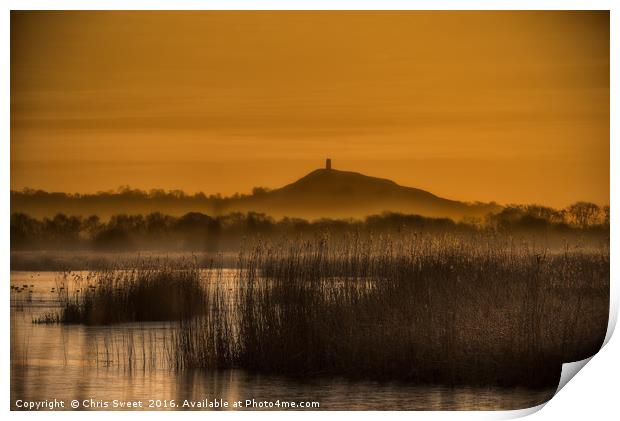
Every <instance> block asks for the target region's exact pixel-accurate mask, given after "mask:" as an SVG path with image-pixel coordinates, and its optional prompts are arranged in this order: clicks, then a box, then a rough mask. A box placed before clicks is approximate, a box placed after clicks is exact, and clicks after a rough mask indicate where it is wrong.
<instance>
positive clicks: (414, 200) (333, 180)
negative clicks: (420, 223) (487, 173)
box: [11, 168, 501, 220]
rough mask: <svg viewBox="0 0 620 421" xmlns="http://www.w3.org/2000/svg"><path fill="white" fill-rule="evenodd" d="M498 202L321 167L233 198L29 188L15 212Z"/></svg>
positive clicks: (297, 210) (474, 207)
mask: <svg viewBox="0 0 620 421" xmlns="http://www.w3.org/2000/svg"><path fill="white" fill-rule="evenodd" d="M500 210H501V207H500V206H498V205H497V204H494V203H487V204H484V203H474V204H470V203H464V202H459V201H455V200H449V199H444V198H441V197H438V196H436V195H434V194H432V193H430V192H427V191H424V190H421V189H417V188H413V187H405V186H401V185H399V184H397V183H395V182H394V181H392V180H388V179H385V178H377V177H371V176H367V175H364V174H360V173H357V172H352V171H340V170H335V169H328V168H324V169H317V170H314V171H312V172H310V173H309V174H307V175H306V176H304V177H302V178H300V179H299V180H297V181H295V182H293V183H291V184H287V185H285V186H284V187H281V188H277V189H273V190H268V189H264V188H255V189H254V191H253V193H252V194H249V195H240V194H235V195H233V196H229V197H222V196H220V195H210V196H206V195H205V194H203V193H196V194H193V195H188V194H186V193H184V192H182V191H178V190H176V191H170V192H164V191H163V190H152V191H150V192H145V191H142V190H135V189H130V188H128V187H123V188H121V189H119V190H118V191H116V192H100V193H96V194H67V193H57V192H45V191H41V190H31V189H30V190H24V191H21V192H17V191H12V192H11V212H22V213H26V214H29V215H31V216H33V217H38V218H42V217H51V216H54V215H55V214H57V213H64V214H67V215H83V216H86V215H98V216H99V217H101V218H104V219H105V218H109V217H111V216H112V215H117V214H121V213H127V214H148V213H152V212H161V213H164V214H168V215H174V216H180V215H183V214H185V213H188V212H203V213H206V214H209V215H224V214H228V213H231V212H257V213H265V214H267V215H270V216H273V217H275V218H281V217H293V218H304V219H318V218H364V217H366V216H368V215H376V214H380V213H383V212H397V213H403V214H417V215H421V216H426V217H442V218H443V217H448V218H452V219H455V220H459V219H461V218H463V217H477V216H485V215H487V214H489V213H492V212H498V211H500Z"/></svg>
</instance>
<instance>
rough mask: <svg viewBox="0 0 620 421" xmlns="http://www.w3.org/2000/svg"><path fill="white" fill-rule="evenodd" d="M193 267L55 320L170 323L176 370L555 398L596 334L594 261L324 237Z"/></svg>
mask: <svg viewBox="0 0 620 421" xmlns="http://www.w3.org/2000/svg"><path fill="white" fill-rule="evenodd" d="M195 264H196V263H195V262H188V265H187V266H185V267H183V266H176V265H169V264H167V263H166V262H162V263H161V265H153V263H152V262H150V263H149V264H148V265H146V266H144V267H142V268H136V269H133V270H129V271H127V270H105V271H94V272H92V273H91V274H90V275H86V277H87V278H86V279H87V280H88V282H87V283H91V284H92V287H90V288H86V289H84V287H81V288H79V289H80V292H79V293H74V295H72V296H67V295H66V294H65V295H64V298H61V312H60V313H59V316H58V319H57V320H58V321H60V322H62V323H73V322H79V323H89V324H106V323H118V322H143V321H150V320H167V321H171V322H173V323H174V324H175V329H174V330H173V331H172V333H171V334H170V335H168V336H167V337H166V340H165V342H166V344H165V346H164V348H165V352H162V353H161V354H164V355H165V358H164V357H161V356H160V358H164V359H165V363H166V364H167V365H168V366H169V367H171V368H174V369H177V370H184V369H192V368H205V369H221V368H243V369H246V370H249V371H255V372H262V373H274V374H284V375H289V376H293V377H298V376H308V375H313V376H324V375H329V376H334V375H336V376H345V377H348V378H361V379H373V380H402V381H408V382H413V383H423V384H428V383H433V384H443V385H446V384H452V385H456V384H469V385H503V386H508V385H510V386H514V385H524V386H529V387H543V386H549V385H553V384H555V383H557V380H558V378H559V373H560V369H561V363H562V362H565V361H574V360H578V359H582V358H585V357H587V356H590V355H592V354H594V353H595V352H596V351H597V350H598V348H599V347H600V345H601V343H602V341H603V338H604V336H605V331H606V326H607V312H608V299H609V291H608V288H609V249H608V248H606V247H601V248H599V249H597V250H594V249H588V250H584V249H580V248H574V247H570V246H568V245H566V246H565V247H564V248H563V249H556V250H549V249H546V248H544V247H542V246H540V245H536V244H532V243H527V242H521V241H518V240H515V238H514V237H511V236H508V235H489V234H488V233H481V234H479V235H474V236H471V235H470V236H467V237H463V236H457V235H449V234H445V235H436V234H435V235H406V236H403V235H401V236H392V235H379V236H362V235H359V234H353V235H345V236H329V235H322V236H317V237H315V238H314V239H312V240H304V241H280V242H270V241H257V242H254V243H252V244H246V247H245V248H244V249H243V250H242V251H241V252H240V253H239V254H238V256H237V260H236V264H235V268H234V270H233V271H232V272H227V273H228V274H227V275H226V276H224V274H223V271H224V269H223V268H222V265H221V260H220V261H218V260H216V261H215V262H214V263H212V264H211V268H210V269H209V270H208V274H209V275H208V276H206V277H205V276H202V277H200V276H199V270H198V268H196V267H195V266H193V265H195ZM231 274H232V275H231ZM76 279H82V281H83V278H76ZM82 281H79V282H82ZM75 289H78V288H75V287H74V288H72V290H74V291H75ZM51 319H53V317H52V318H51ZM143 340H144V339H142V341H143ZM136 342H140V341H136ZM131 343H132V344H134V341H132V342H131ZM132 346H134V345H132ZM134 354H135V352H134ZM123 355H126V354H123ZM119 363H121V362H119Z"/></svg>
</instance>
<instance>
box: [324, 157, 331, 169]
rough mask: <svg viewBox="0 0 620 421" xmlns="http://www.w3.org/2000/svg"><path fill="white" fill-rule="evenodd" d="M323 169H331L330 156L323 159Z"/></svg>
mask: <svg viewBox="0 0 620 421" xmlns="http://www.w3.org/2000/svg"><path fill="white" fill-rule="evenodd" d="M325 169H326V170H331V169H332V160H331V159H330V158H327V159H326V160H325Z"/></svg>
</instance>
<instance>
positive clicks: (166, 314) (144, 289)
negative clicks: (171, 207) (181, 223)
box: [35, 261, 206, 325]
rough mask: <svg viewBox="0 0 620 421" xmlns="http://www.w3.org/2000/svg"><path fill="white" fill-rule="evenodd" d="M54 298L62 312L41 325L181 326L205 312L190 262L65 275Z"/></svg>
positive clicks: (202, 290) (198, 281) (144, 264)
mask: <svg viewBox="0 0 620 421" xmlns="http://www.w3.org/2000/svg"><path fill="white" fill-rule="evenodd" d="M57 284H58V285H57V287H56V292H57V295H58V301H59V303H60V310H59V311H58V312H52V313H48V314H44V315H43V316H41V317H40V318H39V319H37V320H35V322H37V323H66V324H70V323H81V324H88V325H109V324H114V323H126V322H147V321H178V320H183V319H187V318H191V317H194V316H196V315H198V314H202V313H204V312H205V311H206V291H205V288H204V285H203V282H202V281H201V279H200V271H199V269H198V267H197V265H195V264H194V263H191V262H189V261H186V262H183V263H179V262H178V261H177V262H176V263H175V265H169V264H167V263H166V262H165V261H163V262H162V264H159V265H157V266H155V265H153V264H152V262H142V263H139V264H138V266H137V267H135V268H133V269H129V270H126V269H120V270H116V269H109V270H101V271H95V272H89V273H87V274H83V273H71V272H66V273H64V275H63V277H62V278H61V279H60V280H59V281H58V283H57Z"/></svg>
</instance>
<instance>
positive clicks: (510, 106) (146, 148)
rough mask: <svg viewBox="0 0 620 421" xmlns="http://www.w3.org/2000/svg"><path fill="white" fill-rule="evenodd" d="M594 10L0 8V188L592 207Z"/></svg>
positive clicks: (605, 152)
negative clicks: (4, 166)
mask: <svg viewBox="0 0 620 421" xmlns="http://www.w3.org/2000/svg"><path fill="white" fill-rule="evenodd" d="M609 46H610V44H609V13H608V12H606V11H589V12H572V11H544V12H527V11H519V12H515V11H509V12H484V11H480V12H478V11H469V12H432V11H415V12H413V11H412V12H402V11H400V12H389V11H381V12H319V11H317V12H307V11H304V12H267V11H265V12H198V11H191V12H181V11H175V12H133V11H119V12H116V11H114V12H113V11H109V12H102V11H93V12H77V11H76V12H65V11H61V12H21V11H20V12H12V13H11V189H13V190H21V189H23V188H26V187H29V188H36V189H43V190H49V191H64V192H83V193H87V192H97V191H104V190H110V189H116V188H117V187H118V186H120V185H130V186H131V187H133V188H140V189H144V190H149V189H152V188H163V189H166V190H169V189H180V190H184V191H186V192H188V193H193V192H198V191H203V192H205V193H206V194H215V193H221V194H223V195H232V194H233V193H236V192H240V193H248V192H250V191H251V189H252V187H255V186H265V187H269V188H277V187H281V186H283V185H285V184H287V183H290V182H293V181H295V180H296V179H298V178H300V177H302V176H304V175H305V174H307V173H308V172H310V171H312V170H314V169H316V168H321V167H323V166H324V162H325V158H327V157H330V158H331V159H332V161H333V167H334V168H335V169H342V170H348V171H356V172H361V173H364V174H367V175H371V176H376V177H381V178H389V179H392V180H394V181H395V182H397V183H399V184H401V185H405V186H411V187H417V188H421V189H424V190H428V191H430V192H432V193H434V194H436V195H438V196H441V197H446V198H450V199H455V200H463V201H484V202H489V201H496V202H498V203H502V204H508V203H540V204H544V205H549V206H554V207H564V206H566V205H568V204H569V203H572V202H576V201H579V200H586V201H592V202H595V203H599V204H608V203H609V185H610V183H609V133H610V132H609V89H610V85H609V64H610V63H609Z"/></svg>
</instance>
